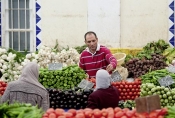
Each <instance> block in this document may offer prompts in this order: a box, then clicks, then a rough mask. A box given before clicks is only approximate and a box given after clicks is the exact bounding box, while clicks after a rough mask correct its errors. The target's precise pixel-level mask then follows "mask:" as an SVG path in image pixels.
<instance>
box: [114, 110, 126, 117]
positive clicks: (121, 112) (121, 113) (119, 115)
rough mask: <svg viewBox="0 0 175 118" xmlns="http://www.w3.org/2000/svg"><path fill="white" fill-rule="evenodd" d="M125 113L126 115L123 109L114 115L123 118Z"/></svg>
mask: <svg viewBox="0 0 175 118" xmlns="http://www.w3.org/2000/svg"><path fill="white" fill-rule="evenodd" d="M123 115H124V113H123V111H118V112H117V113H115V115H114V117H115V118H121V117H122V116H123Z"/></svg>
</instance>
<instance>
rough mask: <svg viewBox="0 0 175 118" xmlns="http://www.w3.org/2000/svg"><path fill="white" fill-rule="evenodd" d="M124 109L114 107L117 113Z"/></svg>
mask: <svg viewBox="0 0 175 118" xmlns="http://www.w3.org/2000/svg"><path fill="white" fill-rule="evenodd" d="M121 110H122V109H121V108H120V107H115V108H114V113H117V112H119V111H121Z"/></svg>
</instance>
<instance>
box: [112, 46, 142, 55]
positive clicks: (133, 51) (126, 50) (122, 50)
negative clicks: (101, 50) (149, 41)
mask: <svg viewBox="0 0 175 118" xmlns="http://www.w3.org/2000/svg"><path fill="white" fill-rule="evenodd" d="M110 51H111V53H112V54H115V53H119V52H120V53H125V54H126V55H128V54H132V55H136V54H137V53H138V52H140V51H142V49H141V48H137V49H135V48H133V49H132V48H110Z"/></svg>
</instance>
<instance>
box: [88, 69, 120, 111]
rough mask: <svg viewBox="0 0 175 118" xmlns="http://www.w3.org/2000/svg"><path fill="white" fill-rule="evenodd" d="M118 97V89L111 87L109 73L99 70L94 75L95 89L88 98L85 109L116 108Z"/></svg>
mask: <svg viewBox="0 0 175 118" xmlns="http://www.w3.org/2000/svg"><path fill="white" fill-rule="evenodd" d="M119 95H120V93H119V91H118V89H117V88H116V87H113V86H111V81H110V75H109V73H108V72H107V71H106V70H104V69H100V70H98V71H97V73H96V88H95V90H94V92H93V93H91V94H90V95H89V97H88V105H87V108H91V109H96V108H98V109H103V108H109V107H112V108H115V107H118V102H119Z"/></svg>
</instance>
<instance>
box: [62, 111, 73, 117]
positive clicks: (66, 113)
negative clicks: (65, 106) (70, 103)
mask: <svg viewBox="0 0 175 118" xmlns="http://www.w3.org/2000/svg"><path fill="white" fill-rule="evenodd" d="M63 115H64V116H66V118H72V117H73V114H72V113H70V112H64V113H63Z"/></svg>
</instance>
